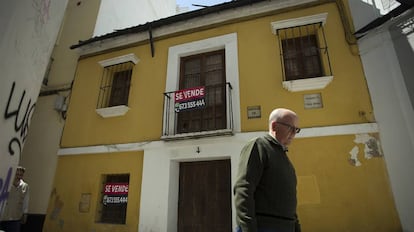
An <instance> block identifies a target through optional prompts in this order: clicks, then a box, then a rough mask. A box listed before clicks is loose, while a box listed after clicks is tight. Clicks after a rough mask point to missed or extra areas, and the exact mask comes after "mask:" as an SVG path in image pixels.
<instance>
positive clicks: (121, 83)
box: [96, 54, 138, 117]
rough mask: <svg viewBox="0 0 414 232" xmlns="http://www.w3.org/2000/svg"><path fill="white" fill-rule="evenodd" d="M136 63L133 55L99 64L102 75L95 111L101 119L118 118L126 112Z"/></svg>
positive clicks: (136, 59) (136, 60)
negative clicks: (101, 68)
mask: <svg viewBox="0 0 414 232" xmlns="http://www.w3.org/2000/svg"><path fill="white" fill-rule="evenodd" d="M137 62H138V58H137V57H136V56H135V55H133V54H128V55H125V56H120V57H116V58H113V59H109V60H104V61H101V62H99V64H100V65H101V66H102V67H103V74H102V79H101V84H100V88H99V97H98V103H97V107H96V108H97V110H96V111H97V113H98V114H100V115H101V116H102V117H114V116H120V115H123V114H125V113H126V112H127V111H128V109H129V108H128V97H129V91H130V87H131V77H132V72H133V68H134V65H135V64H136V63H137Z"/></svg>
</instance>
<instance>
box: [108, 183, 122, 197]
mask: <svg viewBox="0 0 414 232" xmlns="http://www.w3.org/2000/svg"><path fill="white" fill-rule="evenodd" d="M104 194H105V195H127V194H128V183H106V184H105V188H104Z"/></svg>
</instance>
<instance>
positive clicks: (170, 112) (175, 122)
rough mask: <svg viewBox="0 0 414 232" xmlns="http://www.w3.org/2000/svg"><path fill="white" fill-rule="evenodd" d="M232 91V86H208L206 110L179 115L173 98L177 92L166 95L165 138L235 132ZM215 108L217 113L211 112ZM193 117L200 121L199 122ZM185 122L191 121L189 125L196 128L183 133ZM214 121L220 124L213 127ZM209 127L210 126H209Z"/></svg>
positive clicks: (200, 109)
mask: <svg viewBox="0 0 414 232" xmlns="http://www.w3.org/2000/svg"><path fill="white" fill-rule="evenodd" d="M232 89H233V88H232V86H231V84H230V83H225V84H219V85H212V86H206V87H205V97H204V98H205V99H204V100H205V106H204V107H202V108H195V109H193V110H192V112H190V113H188V112H189V111H185V112H177V111H179V110H176V106H175V105H176V102H175V97H174V96H175V93H176V92H177V91H171V92H165V93H164V112H163V131H162V135H163V136H162V138H164V139H174V138H179V137H203V136H212V135H219V134H220V135H221V134H229V133H232V132H233V128H234V122H233V105H232ZM221 107H223V108H221ZM213 108H214V109H218V110H211V109H213ZM216 111H217V112H216ZM219 111H220V112H219ZM180 117H181V118H180ZM191 117H197V119H194V118H193V119H192V118H191ZM183 118H185V120H188V121H189V122H190V121H191V122H190V123H192V124H193V126H192V127H191V129H189V130H185V129H183V123H182V121H183V120H184V119H183ZM211 120H213V121H214V120H215V121H217V122H218V123H215V124H214V123H213V124H212V123H211ZM197 123H199V125H197ZM194 124H196V125H194ZM207 124H209V125H210V126H206V125H207ZM211 125H212V126H211Z"/></svg>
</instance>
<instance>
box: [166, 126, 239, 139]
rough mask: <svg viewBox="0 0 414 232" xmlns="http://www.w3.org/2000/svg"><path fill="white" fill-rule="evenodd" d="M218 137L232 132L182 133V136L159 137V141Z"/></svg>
mask: <svg viewBox="0 0 414 232" xmlns="http://www.w3.org/2000/svg"><path fill="white" fill-rule="evenodd" d="M219 135H233V130H231V129H222V130H214V131H203V132H193V133H182V134H176V135H164V136H161V140H164V141H171V140H181V139H195V138H202V137H211V136H219Z"/></svg>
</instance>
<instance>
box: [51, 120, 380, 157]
mask: <svg viewBox="0 0 414 232" xmlns="http://www.w3.org/2000/svg"><path fill="white" fill-rule="evenodd" d="M378 132H379V129H378V124H377V123H361V124H349V125H336V126H323V127H309V128H303V129H302V130H301V131H300V133H299V134H297V135H296V138H297V139H301V138H313V137H324V136H336V135H352V134H365V133H378ZM264 133H267V132H266V131H258V132H246V133H237V134H234V136H226V137H227V138H229V139H230V140H232V139H234V140H235V141H239V140H241V141H243V142H244V141H248V140H250V139H251V138H254V137H258V136H261V135H263V134H264ZM222 140H223V137H207V138H203V139H199V140H197V141H206V142H210V143H215V142H220V141H222ZM192 141H193V140H191V139H187V140H178V141H175V142H171V144H174V145H172V146H178V147H180V146H182V144H186V143H192ZM164 146H166V145H165V142H164V141H152V142H148V141H147V142H140V143H127V144H108V145H99V146H87V147H73V148H61V149H59V150H58V155H83V154H97V153H112V152H126V151H143V150H146V149H158V148H163V147H164Z"/></svg>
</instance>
